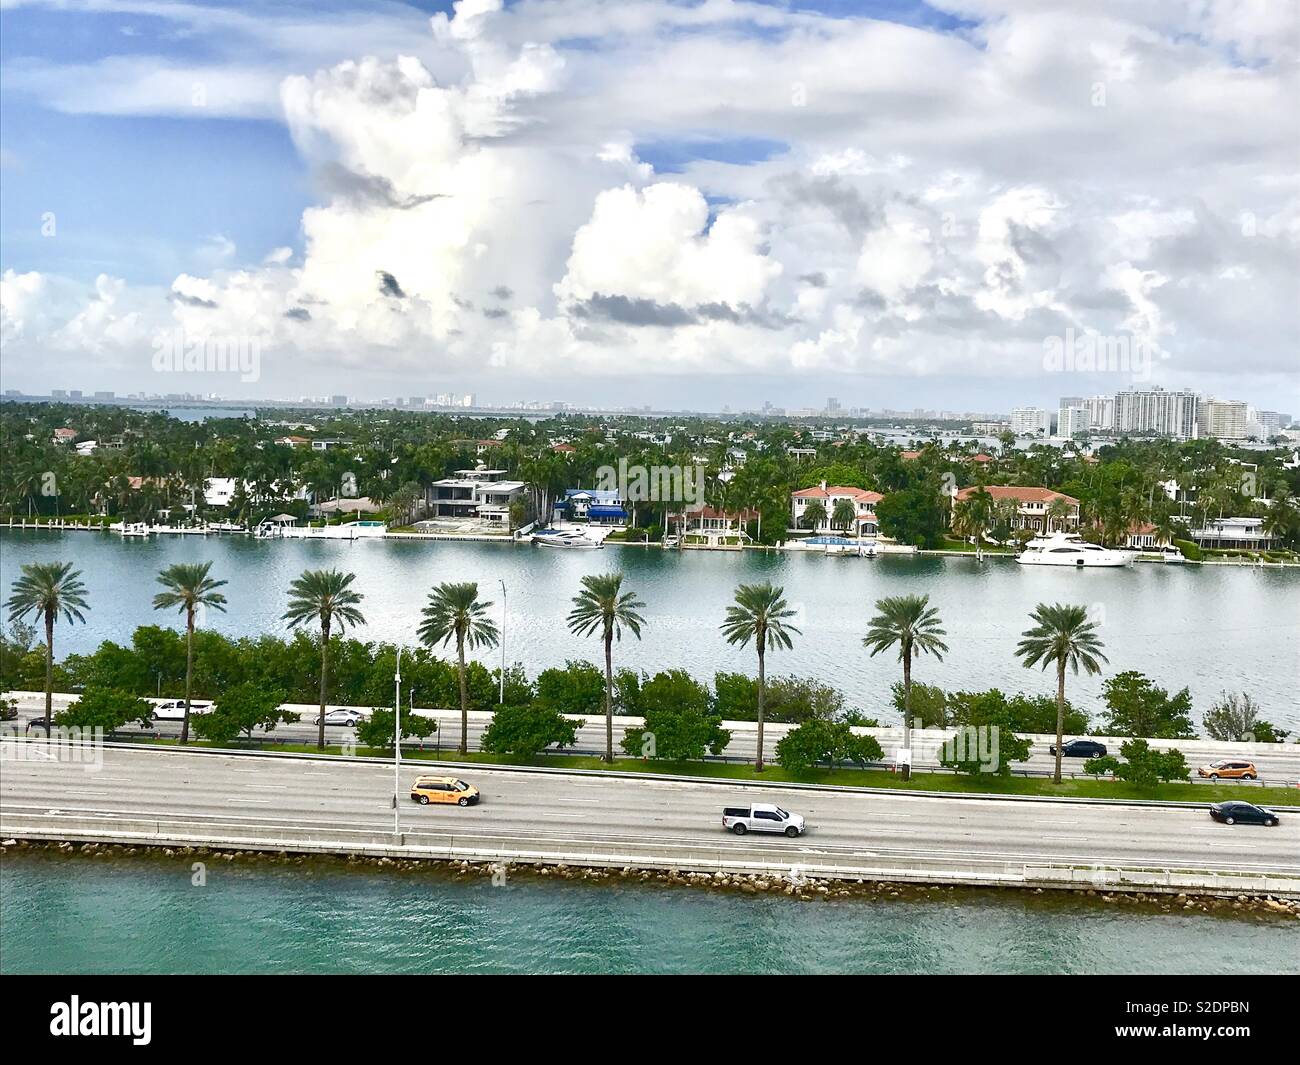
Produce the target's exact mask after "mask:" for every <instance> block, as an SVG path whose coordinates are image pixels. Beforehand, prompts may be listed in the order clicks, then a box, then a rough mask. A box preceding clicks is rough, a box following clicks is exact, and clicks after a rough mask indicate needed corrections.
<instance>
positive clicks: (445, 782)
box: [411, 777, 479, 806]
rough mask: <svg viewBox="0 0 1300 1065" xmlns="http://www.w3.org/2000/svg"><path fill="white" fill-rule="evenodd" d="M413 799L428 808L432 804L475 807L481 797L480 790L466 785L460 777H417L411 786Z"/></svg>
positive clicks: (471, 785)
mask: <svg viewBox="0 0 1300 1065" xmlns="http://www.w3.org/2000/svg"><path fill="white" fill-rule="evenodd" d="M411 798H412V799H414V800H415V801H416V802H418V803H419V804H420V805H421V806H428V805H429V803H431V802H452V803H455V804H456V805H457V806H473V805H474V804H475V803H476V802H478V799H479V795H478V788H476V787H474V785H473V784H466V783H465V782H464V781H463V780H461V779H460V778H459V777H416V778H415V783H414V784H412V785H411Z"/></svg>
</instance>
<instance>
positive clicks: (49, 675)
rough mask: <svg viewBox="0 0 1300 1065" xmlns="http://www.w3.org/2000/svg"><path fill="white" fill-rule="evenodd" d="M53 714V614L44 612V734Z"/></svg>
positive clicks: (48, 732) (47, 732) (47, 733)
mask: <svg viewBox="0 0 1300 1065" xmlns="http://www.w3.org/2000/svg"><path fill="white" fill-rule="evenodd" d="M53 716H54V615H53V614H52V613H50V612H49V611H48V610H47V611H46V612H45V735H47V736H48V735H49V734H50V720H51V718H53Z"/></svg>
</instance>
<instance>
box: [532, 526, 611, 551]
mask: <svg viewBox="0 0 1300 1065" xmlns="http://www.w3.org/2000/svg"><path fill="white" fill-rule="evenodd" d="M531 539H532V541H533V543H535V544H541V545H542V546H543V547H563V548H568V549H569V550H570V551H582V550H590V549H592V548H597V547H603V546H604V544H602V543H600V541H598V540H592V539H589V538H588V537H586V536H584V535H583V534H582V533H580V532H571V531H569V530H560V529H542V530H541V531H540V532H535V533H533V535H532V537H531Z"/></svg>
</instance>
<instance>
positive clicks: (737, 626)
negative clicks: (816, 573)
mask: <svg viewBox="0 0 1300 1065" xmlns="http://www.w3.org/2000/svg"><path fill="white" fill-rule="evenodd" d="M784 596H785V589H784V588H778V587H774V586H773V585H772V583H771V582H770V581H765V582H764V583H762V584H742V585H741V586H740V587H739V588H737V589H736V602H735V605H734V606H729V607H727V618H726V620H725V621H723V623H722V634H723V635H724V636H725V637H726V638H727V643H731V644H740V645H741V646H742V647H744V646H745V645H747V644H748V643H749V642H750V641H751V640H752V641H753V642H754V645H755V646H756V647H757V648H758V760H757V761H756V762H755V763H754V768H755V769H756V770H757V771H758V772H760V773H761V772H762V771H763V708H764V706H765V705H766V699H767V675H766V673H765V672H764V666H763V656H764V655H765V654H766V653H767V651H769V650H775V649H776V648H778V647H784V648H785V649H786V650H787V651H788V650H789V649H790V647H791V641H790V634H791V633H794V634H795V635H796V636H799V635H802V634H801V633H800V631H799V630H798V629H797V628H795V627H794V626H793V625H791V624H789V623H788V622H787V621H786V619H787V618H791V617H793V616H794V613H795V612H794V611H793V610H791V609H790V608H789V606H788V605H787V604H786V601H785V598H784Z"/></svg>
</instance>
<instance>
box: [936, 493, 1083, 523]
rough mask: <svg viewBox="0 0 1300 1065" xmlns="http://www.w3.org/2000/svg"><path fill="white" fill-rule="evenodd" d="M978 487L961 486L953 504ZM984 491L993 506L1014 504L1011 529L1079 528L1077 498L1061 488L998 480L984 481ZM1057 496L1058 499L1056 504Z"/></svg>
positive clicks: (965, 498) (968, 496) (964, 498)
mask: <svg viewBox="0 0 1300 1065" xmlns="http://www.w3.org/2000/svg"><path fill="white" fill-rule="evenodd" d="M978 491H979V486H978V485H972V486H971V487H970V488H963V489H961V490H960V491H959V492H958V493H957V494H956V496H954V497H953V503H954V505H955V504H957V503H961V502H963V501H964V500H967V499H969V498H970V497H971V496H972V495H973V494H974V493H976V492H978ZM984 491H986V492H988V494H989V495H990V496H992V497H993V505H994V506H995V507H1002V506H1005V505H1008V504H1011V503H1014V504H1015V508H1016V509H1015V513H1014V515H1011V516H1010V525H1011V528H1013V529H1032V530H1033V531H1034V532H1054V531H1057V530H1077V529H1078V528H1079V501H1078V500H1077V499H1075V498H1074V497H1073V496H1067V495H1065V494H1064V493H1063V492H1054V491H1052V489H1050V488H1021V487H1019V486H1016V485H1002V484H991V485H986V486H984ZM1057 500H1061V501H1062V503H1061V504H1059V505H1058V504H1057ZM1008 509H1010V507H1009V506H1008Z"/></svg>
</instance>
